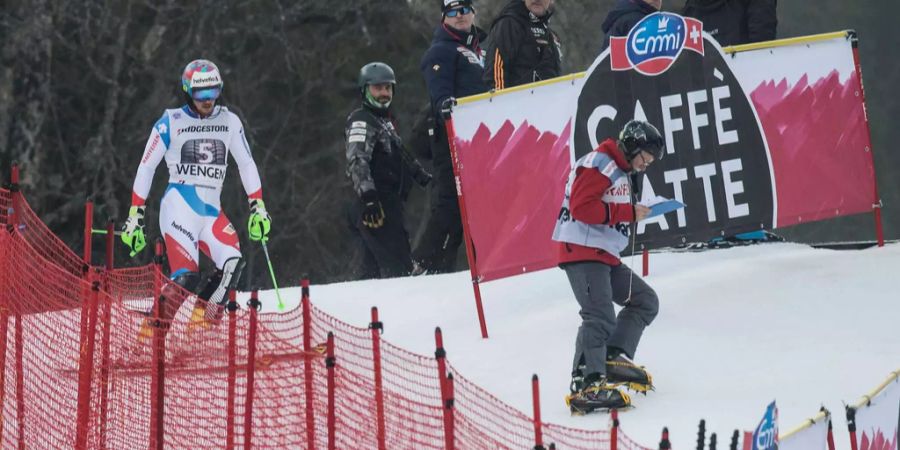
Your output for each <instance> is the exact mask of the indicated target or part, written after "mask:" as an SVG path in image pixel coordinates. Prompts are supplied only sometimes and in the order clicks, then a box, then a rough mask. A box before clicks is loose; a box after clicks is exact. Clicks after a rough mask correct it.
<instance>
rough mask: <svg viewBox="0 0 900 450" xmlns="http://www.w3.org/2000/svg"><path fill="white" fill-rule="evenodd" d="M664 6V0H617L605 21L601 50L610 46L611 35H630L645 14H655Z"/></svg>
mask: <svg viewBox="0 0 900 450" xmlns="http://www.w3.org/2000/svg"><path fill="white" fill-rule="evenodd" d="M660 8H662V0H617V1H616V5H615V6H613V9H612V10H611V11H610V12H609V14H607V15H606V20H604V21H603V25H602V28H603V33H605V34H606V36H605V37H604V38H603V46H602V47H600V51H601V52H602V51H603V50H606V47H609V38H610V37H611V36H617V37H618V36H628V32H629V31H631V29H632V28H634V26H635V25H637V23H638V22H640V21H641V19H643V18H644V16H647V15H649V14H653V13H655V12H657V11H659V10H660Z"/></svg>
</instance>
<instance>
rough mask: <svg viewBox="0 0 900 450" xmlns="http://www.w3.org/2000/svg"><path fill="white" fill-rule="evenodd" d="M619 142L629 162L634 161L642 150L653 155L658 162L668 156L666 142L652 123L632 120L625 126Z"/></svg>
mask: <svg viewBox="0 0 900 450" xmlns="http://www.w3.org/2000/svg"><path fill="white" fill-rule="evenodd" d="M619 142H621V143H622V147H623V149H624V152H625V157H626V158H628V160H629V161H631V160H632V159H634V157H635V156H637V155H638V153H640V152H641V150H643V151H645V152H647V153H650V154H651V155H653V158H655V159H656V160H657V161H659V160H661V159H663V156H665V154H666V142H665V140H664V139H663V137H662V135H661V134H660V133H659V130H657V129H656V127H654V126H653V125H651V124H650V122H644V121H643V120H632V121H629V122H628V123H626V124H625V126H624V127H623V128H622V132H621V133H619Z"/></svg>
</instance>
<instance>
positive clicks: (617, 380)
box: [606, 353, 653, 394]
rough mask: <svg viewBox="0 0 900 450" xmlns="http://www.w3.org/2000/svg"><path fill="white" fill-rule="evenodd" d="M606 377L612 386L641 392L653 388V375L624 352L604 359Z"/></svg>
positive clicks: (643, 392)
mask: <svg viewBox="0 0 900 450" xmlns="http://www.w3.org/2000/svg"><path fill="white" fill-rule="evenodd" d="M606 379H607V381H608V382H609V384H611V385H613V386H616V387H619V386H624V387H626V388H628V389H631V390H632V391H634V392H640V393H642V394H647V391H652V390H653V377H651V376H650V373H649V372H647V370H646V369H644V367H643V366H638V365H637V364H635V363H634V362H633V361H632V360H630V359H628V357H627V356H625V354H624V353H622V354H619V355H617V356H616V357H614V358H612V359H608V360H607V361H606Z"/></svg>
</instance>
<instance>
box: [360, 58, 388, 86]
mask: <svg viewBox="0 0 900 450" xmlns="http://www.w3.org/2000/svg"><path fill="white" fill-rule="evenodd" d="M381 83H391V84H397V78H396V77H394V69H391V66H389V65H387V64H385V63H383V62H370V63H368V64H366V65H364V66H362V69H359V81H358V82H357V85H358V86H359V88H360V89H364V88H365V87H366V86H368V85H370V84H381Z"/></svg>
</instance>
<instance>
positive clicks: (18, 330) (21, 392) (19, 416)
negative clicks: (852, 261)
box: [15, 313, 855, 450]
mask: <svg viewBox="0 0 900 450" xmlns="http://www.w3.org/2000/svg"><path fill="white" fill-rule="evenodd" d="M15 336H16V425H18V427H19V435H18V436H17V438H18V442H19V444H18V448H19V450H25V373H24V371H23V367H24V366H23V364H22V356H23V354H24V353H25V352H24V348H25V345H24V342H22V316H21V315H20V314H18V313H17V314H16V327H15ZM854 450H855V449H854Z"/></svg>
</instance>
